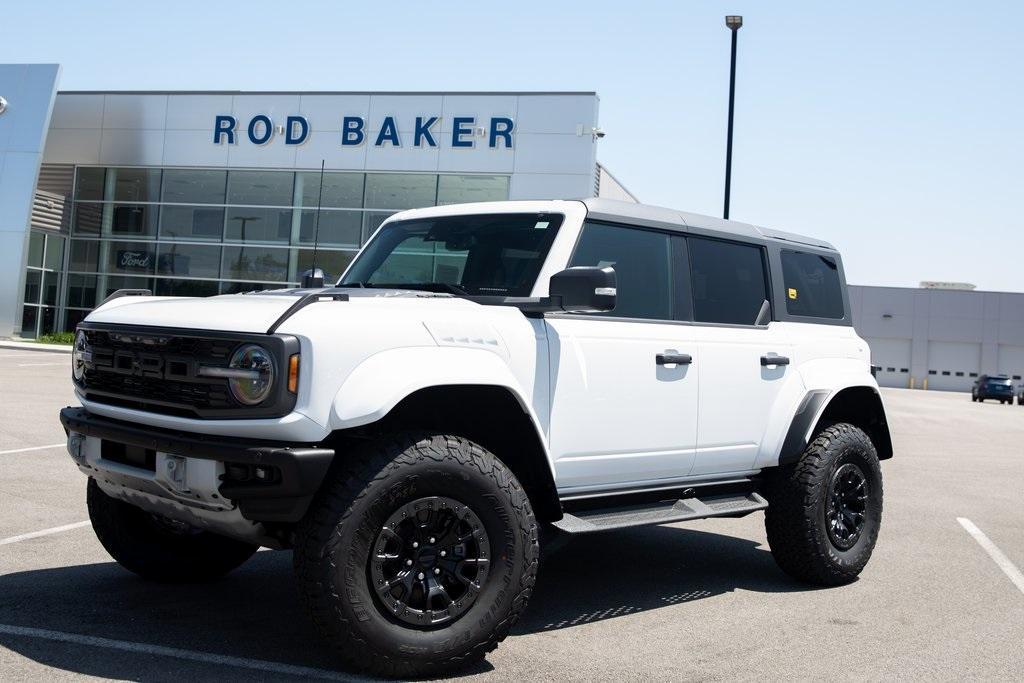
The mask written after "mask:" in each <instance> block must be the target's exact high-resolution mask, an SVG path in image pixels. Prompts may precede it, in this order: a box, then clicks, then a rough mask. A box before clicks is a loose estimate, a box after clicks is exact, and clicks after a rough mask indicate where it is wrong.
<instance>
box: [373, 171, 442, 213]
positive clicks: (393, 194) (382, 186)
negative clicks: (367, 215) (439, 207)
mask: <svg viewBox="0 0 1024 683" xmlns="http://www.w3.org/2000/svg"><path fill="white" fill-rule="evenodd" d="M436 196H437V176H436V175H432V174H428V173H418V174H417V173H370V174H368V175H367V176H366V204H365V205H366V208H368V209H417V208H420V207H422V206H433V205H434V198H435V197H436Z"/></svg>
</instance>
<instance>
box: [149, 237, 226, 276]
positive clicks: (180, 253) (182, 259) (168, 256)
mask: <svg viewBox="0 0 1024 683" xmlns="http://www.w3.org/2000/svg"><path fill="white" fill-rule="evenodd" d="M156 263H157V269H156V272H157V273H158V274H160V275H182V276H185V277H210V278H217V277H219V276H220V247H219V246H206V245H204V244H173V243H171V244H161V245H160V250H159V254H158V256H157V261H156Z"/></svg>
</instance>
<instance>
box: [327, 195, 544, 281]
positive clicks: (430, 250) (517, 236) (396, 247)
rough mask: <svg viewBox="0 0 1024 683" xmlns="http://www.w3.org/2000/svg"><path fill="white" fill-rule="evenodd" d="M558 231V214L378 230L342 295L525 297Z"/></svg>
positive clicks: (432, 221) (446, 219)
mask: <svg viewBox="0 0 1024 683" xmlns="http://www.w3.org/2000/svg"><path fill="white" fill-rule="evenodd" d="M561 223H562V216H560V215H556V214H538V213H529V214H525V213H518V214H484V215H475V216H441V217H438V218H424V219H418V220H408V221H396V222H394V223H389V224H387V225H385V226H384V227H383V228H381V229H380V232H379V233H378V234H377V236H376V237H375V238H374V239H373V240H372V241H371V242H370V243H369V244H367V245H366V247H365V248H364V249H363V250H362V251H361V252H360V253H359V256H357V257H356V260H355V261H354V262H353V263H352V266H351V267H350V268H349V270H348V272H347V273H345V276H344V277H343V278H342V280H341V282H340V283H338V286H340V287H381V288H396V289H424V290H427V291H434V292H449V293H452V294H469V295H476V296H529V295H530V290H531V289H532V288H533V283H534V280H536V279H537V274H538V273H540V268H541V266H542V265H543V263H544V259H545V258H546V257H547V254H548V250H549V249H550V248H551V243H552V242H553V241H554V239H555V233H556V232H557V231H558V227H559V225H561Z"/></svg>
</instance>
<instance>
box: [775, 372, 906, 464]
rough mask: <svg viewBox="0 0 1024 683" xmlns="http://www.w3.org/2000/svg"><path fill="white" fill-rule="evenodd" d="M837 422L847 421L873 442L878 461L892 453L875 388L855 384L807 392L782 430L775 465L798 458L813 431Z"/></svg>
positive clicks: (889, 435)
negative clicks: (777, 462) (777, 461)
mask: <svg viewBox="0 0 1024 683" xmlns="http://www.w3.org/2000/svg"><path fill="white" fill-rule="evenodd" d="M838 422H847V423H850V424H852V425H854V426H855V427H859V428H860V429H862V430H864V432H865V433H866V434H867V435H868V436H869V437H870V438H871V442H872V443H873V444H874V445H875V449H876V450H877V451H878V458H879V460H887V459H889V458H891V457H892V456H893V447H892V436H891V434H890V432H889V423H888V420H887V419H886V416H885V407H884V406H883V405H882V397H881V395H880V394H879V392H878V389H877V387H873V386H870V385H855V386H847V387H844V388H842V389H839V390H838V391H834V392H829V391H825V390H813V391H809V392H807V394H806V395H805V396H804V398H803V400H802V401H801V402H800V405H799V406H798V408H797V411H796V413H795V414H794V416H793V420H792V422H791V423H790V426H789V430H788V431H787V432H786V438H785V440H784V441H783V444H782V449H781V451H780V453H779V465H788V464H791V463H794V462H796V461H797V460H799V459H800V455H801V454H802V453H803V452H804V449H806V448H807V444H809V443H810V441H811V439H812V438H813V437H814V435H815V434H817V433H818V432H819V431H821V430H822V429H824V428H825V427H826V426H828V425H830V424H836V423H838Z"/></svg>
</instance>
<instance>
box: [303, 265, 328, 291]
mask: <svg viewBox="0 0 1024 683" xmlns="http://www.w3.org/2000/svg"><path fill="white" fill-rule="evenodd" d="M323 286H324V271H323V270H322V269H320V268H313V269H312V270H307V271H306V272H305V273H303V274H302V288H303V289H319V288H320V287H323Z"/></svg>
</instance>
